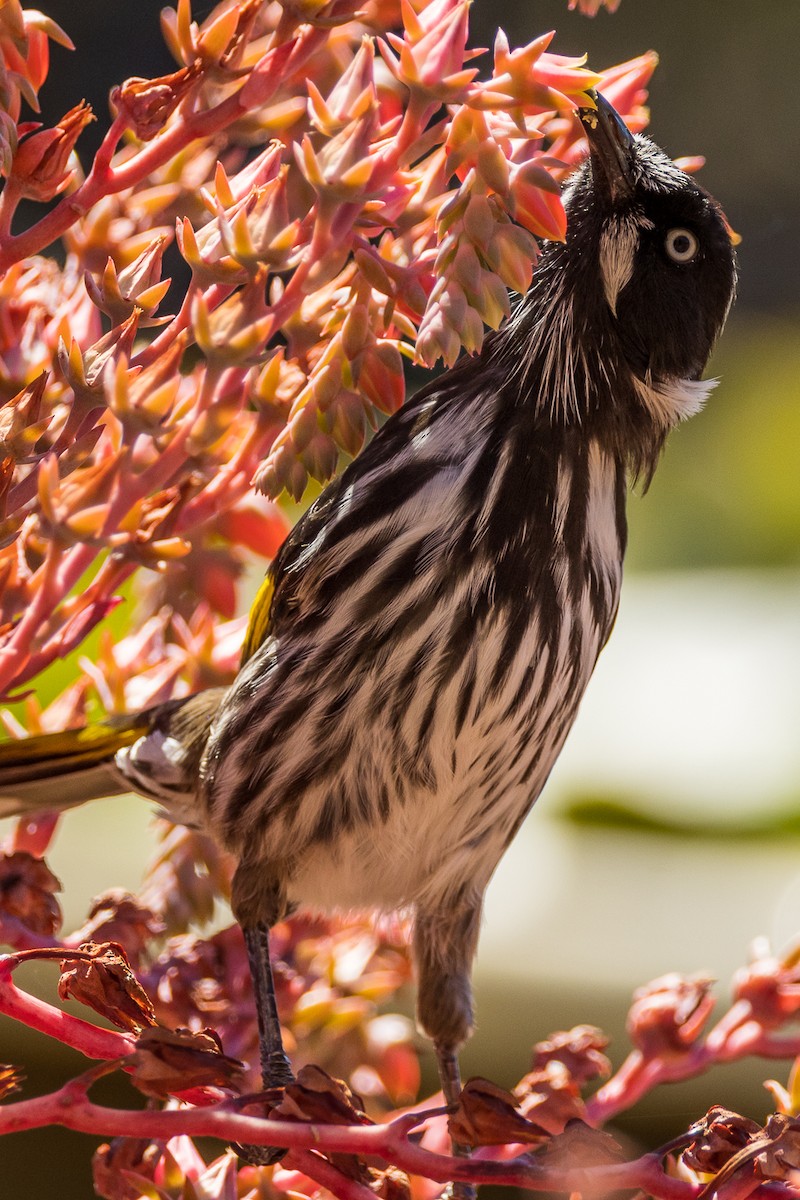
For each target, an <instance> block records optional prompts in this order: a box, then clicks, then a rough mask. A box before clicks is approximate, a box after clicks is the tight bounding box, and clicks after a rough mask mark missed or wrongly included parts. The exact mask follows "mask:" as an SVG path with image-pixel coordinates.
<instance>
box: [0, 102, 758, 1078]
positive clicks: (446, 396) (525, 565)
mask: <svg viewBox="0 0 800 1200" xmlns="http://www.w3.org/2000/svg"><path fill="white" fill-rule="evenodd" d="M582 119H583V120H584V123H585V125H586V127H587V131H588V136H589V142H590V157H589V160H587V162H586V164H584V165H583V166H582V167H581V168H579V169H578V171H577V172H576V173H575V175H574V176H573V178H572V180H571V182H570V183H569V185H568V188H567V193H566V196H565V203H566V208H567V213H568V228H567V238H566V242H565V243H564V244H550V245H547V246H546V247H545V248H544V251H543V254H542V259H541V262H540V263H539V266H538V268H537V271H536V274H535V278H534V283H533V285H532V288H531V290H530V292H529V293H528V295H527V296H526V297H525V298H524V299H523V300H522V301H521V302H520V303H519V305H518V307H517V309H516V311H515V312H514V314H513V316H512V318H511V320H510V321H509V322H508V323H507V325H506V326H505V327H504V328H503V329H501V330H500V331H499V332H498V333H497V334H495V335H492V336H491V337H489V338H488V340H487V342H486V345H485V347H484V349H483V351H482V353H481V354H480V355H478V356H476V357H472V358H465V359H463V360H462V361H461V362H460V363H459V364H458V365H457V366H456V367H455V368H454V369H453V370H450V371H448V372H446V373H445V374H444V375H442V376H441V377H439V378H438V379H436V380H435V381H434V382H433V383H431V384H430V385H429V386H428V387H426V388H425V389H423V391H421V392H420V393H418V394H417V395H416V396H415V397H414V398H413V399H412V400H410V401H409V402H408V403H407V404H406V405H405V406H404V408H403V409H402V410H401V411H400V412H399V413H397V414H396V415H395V416H394V417H392V418H391V419H390V420H389V421H388V422H387V423H386V425H385V426H384V427H383V428H382V429H381V430H380V432H379V433H377V434H376V436H375V437H374V439H373V441H372V442H371V444H370V445H369V446H368V447H367V448H366V449H365V450H364V451H363V453H362V454H361V455H360V456H359V458H358V459H357V460H356V461H355V462H354V463H353V464H352V465H351V466H350V467H349V468H348V470H347V471H345V473H344V474H343V475H342V476H341V478H339V479H338V480H337V481H335V482H334V483H333V484H331V485H330V486H329V487H328V488H327V489H326V490H325V491H324V492H323V494H322V495H321V497H320V499H319V500H318V501H317V502H316V504H314V506H313V507H312V508H311V509H310V510H309V512H308V513H307V514H306V515H305V517H304V518H303V519H302V520H301V521H300V522H299V523H298V525H297V527H296V528H295V530H294V531H293V532H292V534H291V535H290V536H289V538H288V539H287V541H286V543H285V545H284V546H283V548H282V550H281V551H280V553H279V555H278V557H277V559H276V561H275V563H274V564H273V567H272V569H271V580H272V588H271V600H270V606H269V614H268V619H266V618H265V616H264V613H263V611H261V612H259V613H257V615H256V618H255V621H254V626H253V628H254V629H255V630H256V633H257V636H255V635H253V634H251V637H250V638H249V645H250V648H251V649H252V650H253V653H252V654H251V656H250V657H249V659H248V661H246V662H245V663H244V665H243V667H242V669H241V672H240V674H239V675H238V677H237V679H236V681H235V682H234V684H233V685H232V686H231V688H230V689H228V690H227V691H225V692H219V693H213V694H212V693H206V694H204V695H203V696H201V697H198V698H192V699H190V700H189V701H188V702H180V703H178V704H173V705H171V706H164V707H162V708H161V709H159V710H156V711H155V712H154V713H151V714H144V716H142V717H139V718H136V719H134V720H133V721H131V722H130V723H129V726H128V727H127V728H128V730H129V736H128V737H127V744H126V745H124V746H123V748H121V749H118V746H117V745H116V744H115V745H114V747H113V750H112V751H111V752H110V753H108V752H107V753H106V755H105V762H104V763H103V764H101V763H99V757H100V756H97V758H98V762H97V769H98V770H101V769H102V771H103V772H104V779H103V785H102V786H103V787H104V788H105V790H108V788H109V787H110V786H111V785H110V784H109V779H110V778H111V777H112V776H114V777H115V778H116V780H117V784H118V790H124V789H125V788H126V787H127V786H130V785H131V784H133V786H135V787H136V788H137V789H139V790H141V791H142V792H144V793H145V794H146V795H153V796H156V797H157V798H158V799H159V800H160V801H161V802H162V803H164V804H166V806H167V807H169V805H170V804H172V806H173V808H174V810H175V812H176V814H177V815H178V816H179V817H180V818H181V819H189V820H192V821H195V822H198V823H201V824H204V825H206V826H207V827H208V828H209V829H210V830H211V831H212V832H213V833H214V834H215V836H217V837H218V838H219V839H221V840H222V841H223V842H224V844H225V845H226V846H227V847H228V848H229V849H231V850H232V851H233V853H234V854H235V855H236V856H237V859H238V863H239V865H238V869H237V872H236V876H235V880H234V894H233V904H234V911H235V913H236V915H237V917H238V919H239V920H240V922H241V923H242V926H243V928H244V930H245V934H246V937H247V941H248V947H249V949H250V952H251V962H252V965H253V971H254V981H255V986H256V992H257V999H258V1005H259V1011H260V1014H261V1032H262V1066H263V1069H264V1075H265V1081H268V1082H271V1083H275V1082H281V1081H282V1080H285V1079H286V1078H287V1066H286V1063H285V1059H284V1058H283V1056H282V1047H281V1046H280V1032H279V1027H278V1024H277V1016H276V1014H275V1010H274V998H273V996H272V991H271V979H270V976H269V962H268V955H267V949H266V947H267V936H268V934H267V931H268V928H269V926H270V925H271V924H272V923H273V922H274V921H276V920H278V919H280V918H282V917H283V916H285V915H286V914H287V913H288V912H289V911H291V910H292V908H294V907H296V906H298V905H302V906H309V907H312V908H321V909H330V908H345V909H347V908H373V909H396V908H400V907H403V908H409V909H411V911H412V912H413V914H414V922H415V933H414V946H413V950H414V957H415V960H416V965H417V971H418V981H419V989H418V1010H419V1016H420V1021H421V1024H422V1026H423V1027H424V1028H425V1029H426V1031H427V1032H428V1033H429V1034H430V1036H431V1037H432V1038H433V1040H434V1043H435V1046H436V1049H437V1053H438V1056H439V1061H440V1067H441V1071H442V1078H443V1083H444V1086H445V1091H446V1094H447V1095H448V1097H449V1098H451V1099H452V1098H453V1096H454V1094H455V1093H456V1091H457V1088H458V1071H457V1065H456V1059H455V1054H456V1051H457V1049H458V1047H459V1045H460V1044H461V1043H462V1042H463V1041H464V1039H465V1038H466V1037H467V1036H468V1035H469V1032H470V1030H471V1026H472V1000H471V991H470V968H471V962H472V958H473V954H474V951H475V946H476V941H477V934H478V926H479V920H480V910H481V903H482V899H483V894H484V891H485V888H486V885H487V883H488V881H489V879H490V877H491V875H492V872H493V871H494V869H495V867H496V866H497V863H498V861H499V860H500V858H501V856H502V854H503V852H504V850H505V848H506V847H507V845H508V843H509V841H510V840H511V839H512V838H513V836H514V834H515V832H516V830H517V829H518V827H519V825H520V823H521V821H522V820H523V818H524V817H525V815H526V814H527V812H528V811H529V809H530V807H531V805H532V804H533V803H534V801H535V800H536V798H537V796H538V795H539V793H540V791H541V789H542V787H543V785H544V783H545V781H546V779H547V776H548V774H549V772H550V770H551V768H552V766H553V763H554V761H555V759H556V757H557V755H558V753H559V751H560V749H561V746H562V745H563V742H564V739H565V737H566V736H567V733H568V732H569V729H570V727H571V725H572V722H573V720H574V718H575V714H576V711H577V708H578V705H579V702H580V699H581V697H582V695H583V692H584V689H585V688H586V685H587V683H588V682H589V678H590V676H591V674H592V670H593V668H594V665H595V662H596V660H597V656H598V654H599V652H600V650H601V649H602V647H603V645H604V644H605V642H606V640H607V638H608V636H609V633H610V631H611V628H612V625H613V623H614V618H615V615H616V611H617V605H618V600H619V591H620V584H621V577H622V561H623V555H624V551H625V541H626V522H625V500H626V492H627V486H628V481H629V479H630V477H631V476H634V477H636V476H638V477H641V478H643V479H644V480H648V479H649V478H650V476H651V475H652V472H653V470H654V469H655V466H656V463H657V460H658V457H659V455H660V452H661V449H662V446H663V443H664V440H665V438H666V436H667V434H668V433H669V431H670V430H671V429H672V428H673V426H675V425H676V424H677V423H678V422H679V421H681V420H682V419H684V418H685V417H687V416H690V415H691V414H692V413H694V412H696V411H697V409H698V408H699V407H700V405H701V404H702V402H703V400H704V399H705V397H706V395H707V394H708V392H709V390H710V388H711V386H712V384H710V383H708V382H703V381H701V379H700V376H701V373H702V371H703V369H704V367H705V364H706V361H707V359H708V356H709V354H710V352H711V349H712V347H713V345H714V342H715V341H716V338H717V336H718V334H719V333H720V331H721V329H722V326H723V324H724V322H725V318H726V316H727V312H728V309H729V307H730V303H731V300H732V296H733V292H734V283H735V264H734V254H733V249H732V246H731V239H730V236H729V231H728V229H727V226H726V223H725V221H724V218H723V216H722V214H721V212H720V210H719V208H718V206H717V205H716V203H715V202H714V201H713V200H712V199H711V198H710V197H709V196H708V195H707V193H706V192H704V191H703V189H702V188H701V187H700V186H699V185H698V184H697V183H696V182H695V181H694V180H692V179H691V178H690V177H689V176H688V175H686V174H684V173H683V172H682V171H680V170H679V169H678V168H677V167H676V166H675V165H674V164H673V163H672V162H671V161H670V159H669V158H668V157H667V156H666V155H665V154H664V153H663V152H662V151H661V150H659V149H658V148H657V147H656V146H655V145H654V144H653V143H652V142H650V141H649V140H648V139H646V138H644V137H640V136H638V137H632V136H631V135H630V134H629V133H628V131H627V129H626V128H625V126H624V125H623V124H622V122H621V121H620V119H619V117H618V116H617V114H616V113H615V112H614V110H613V109H612V108H611V107H610V105H608V104H607V103H606V102H605V101H604V100H603V99H602V98H601V97H600V98H598V109H597V111H596V112H595V111H594V110H591V111H588V110H587V111H585V112H583V113H582ZM259 643H260V644H259ZM137 722H138V723H137ZM117 728H118V727H117ZM123 740H124V739H123ZM24 748H25V743H22V744H21V746H19V747H17V756H16V759H14V760H13V761H11V758H12V756H11V755H8V756H7V758H6V759H5V760H4V759H3V758H2V755H0V792H3V793H9V792H11V793H13V792H14V790H15V787H16V788H17V792H19V790H20V788H21V787H22V786H26V787H31V786H33V785H34V784H36V782H37V780H38V779H40V778H41V777H43V776H44V775H46V773H47V772H46V770H45V769H43V767H42V762H43V761H44V759H43V758H42V756H40V757H39V759H38V765H30V763H28V765H27V766H25V765H24V764H23V765H22V766H21V765H20V763H21V756H22V755H23V754H24ZM114 752H116V760H115V762H114V764H113V765H112V763H111V761H110V760H111V754H112V753H114ZM34 757H35V756H34ZM63 758H64V755H63V753H62V754H61V759H63ZM4 762H5V764H6V765H5V766H4ZM60 765H61V766H63V764H61V760H60ZM63 769H65V770H68V769H69V768H68V766H67V767H65V768H63ZM81 769H82V770H85V769H86V765H85V758H84V761H83V763H82V765H81ZM92 769H94V767H93V766H92ZM15 771H16V775H15V773H14V772H15ZM90 773H91V772H90ZM26 781H27V782H26ZM18 785H19V786H18ZM38 786H39V788H40V789H41V784H39V785H38ZM97 786H99V785H95V790H96V788H97ZM75 790H76V789H75V788H73V791H75ZM78 790H79V789H78ZM90 790H91V789H90V788H89V786H88V784H87V794H88V791H90ZM51 802H52V801H51ZM40 803H41V801H40Z"/></svg>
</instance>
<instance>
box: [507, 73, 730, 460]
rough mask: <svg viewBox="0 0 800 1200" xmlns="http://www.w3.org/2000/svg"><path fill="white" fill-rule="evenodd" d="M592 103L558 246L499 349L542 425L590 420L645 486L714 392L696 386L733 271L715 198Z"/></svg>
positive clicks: (515, 386) (549, 251)
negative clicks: (668, 444) (670, 442)
mask: <svg viewBox="0 0 800 1200" xmlns="http://www.w3.org/2000/svg"><path fill="white" fill-rule="evenodd" d="M596 102H597V107H596V108H593V109H583V110H581V112H580V118H581V121H582V122H583V125H584V128H585V130H586V134H587V139H588V142H589V154H588V156H587V158H586V161H585V162H584V163H583V164H582V165H581V166H580V167H579V168H578V169H577V170H576V171H575V172H574V174H573V175H572V176H571V178H570V180H569V181H568V184H567V188H566V190H565V193H564V205H565V208H566V211H567V235H566V241H565V242H564V243H563V244H561V243H555V242H551V243H547V244H546V245H545V248H544V251H543V254H542V258H541V262H540V263H539V266H538V267H537V270H536V273H535V276H534V283H533V286H532V288H531V290H530V292H529V293H528V296H527V297H526V298H525V299H524V300H523V302H522V303H521V304H520V306H519V308H518V310H517V311H516V313H515V314H514V317H513V318H512V321H511V322H510V323H509V328H508V331H507V335H506V336H505V337H504V336H502V335H501V337H500V338H499V339H498V341H497V343H496V347H497V348H496V353H497V355H498V357H499V359H500V360H501V361H502V362H503V364H504V367H505V370H506V373H507V374H506V378H507V380H508V383H509V385H510V389H509V391H510V394H512V395H513V394H514V393H515V392H516V395H517V396H518V397H520V398H521V399H522V400H523V401H525V403H526V404H528V403H529V402H530V401H531V400H532V401H533V404H532V408H533V410H534V411H536V412H538V413H540V414H543V415H545V416H546V418H547V419H548V420H551V421H552V420H555V421H558V422H567V423H570V424H571V423H573V422H577V423H579V424H581V425H583V426H585V425H586V424H587V422H594V423H595V424H597V425H598V426H600V427H601V428H603V429H605V430H606V432H607V434H608V436H609V437H610V438H612V439H614V441H615V443H616V444H617V446H618V447H619V452H620V453H624V454H626V455H627V457H628V459H629V461H630V463H631V465H632V469H633V471H634V473H641V472H644V474H645V476H646V477H649V474H650V473H651V471H652V469H653V466H654V464H655V461H656V460H657V458H658V452H659V450H660V448H661V445H662V444H663V440H664V438H665V437H666V434H667V433H668V432H669V430H670V429H671V428H672V427H673V426H674V425H675V424H676V423H677V422H678V421H680V420H681V419H683V418H684V417H688V416H690V415H691V414H692V413H694V412H696V411H697V410H698V408H699V407H700V406H701V405H702V402H703V400H704V399H705V397H706V395H707V394H708V392H709V391H710V389H711V388H712V387H713V383H712V382H703V381H701V380H700V376H701V374H702V372H703V370H704V368H705V365H706V363H707V361H708V358H709V355H710V354H711V351H712V349H713V347H714V343H715V341H716V340H717V337H718V336H719V334H720V332H721V330H722V327H723V325H724V323H725V318H726V316H727V314H728V310H729V308H730V305H731V301H732V299H733V294H734V289H735V283H736V261H735V254H734V250H733V244H732V240H731V232H730V229H729V227H728V224H727V222H726V220H725V217H724V216H723V213H722V210H721V209H720V207H719V205H718V204H717V203H716V201H715V200H713V199H712V197H711V196H709V194H708V193H707V192H706V191H705V190H704V189H703V188H702V187H701V186H700V185H699V184H698V183H697V182H696V180H694V179H693V178H692V177H691V176H690V175H687V174H686V172H685V171H682V170H681V169H680V167H678V166H676V165H675V163H674V162H673V161H672V160H671V159H670V158H669V156H668V155H667V154H665V153H664V152H663V151H662V150H660V149H659V148H658V146H656V145H655V144H654V143H653V142H652V141H650V139H649V138H646V137H643V136H641V135H633V134H631V133H630V132H629V130H628V129H627V127H626V126H625V124H624V122H623V121H622V119H621V118H620V117H619V115H618V114H617V113H616V112H615V110H614V109H613V108H612V106H611V105H610V104H609V103H608V102H607V101H606V100H605V99H604V98H603V97H602V96H600V95H597V97H596ZM520 380H522V381H523V382H522V386H521V387H520Z"/></svg>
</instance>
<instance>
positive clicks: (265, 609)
mask: <svg viewBox="0 0 800 1200" xmlns="http://www.w3.org/2000/svg"><path fill="white" fill-rule="evenodd" d="M274 591H275V584H274V582H273V579H272V572H271V571H269V572H268V573H267V575H266V576H265V578H264V582H263V583H262V584H261V587H260V588H259V589H258V592H257V593H256V598H255V600H254V601H253V607H252V608H251V609H250V620H249V622H248V625H247V633H246V634H245V635H244V645H243V646H242V657H241V661H240V663H239V667H240V668H241V667H243V666H244V664H245V663H246V662H249V660H250V659H251V658H252V657H253V655H254V654H255V652H256V650H258V648H259V646H261V645H263V643H264V641H265V640H266V638H267V635H268V634H269V618H270V609H271V608H272V593H273V592H274Z"/></svg>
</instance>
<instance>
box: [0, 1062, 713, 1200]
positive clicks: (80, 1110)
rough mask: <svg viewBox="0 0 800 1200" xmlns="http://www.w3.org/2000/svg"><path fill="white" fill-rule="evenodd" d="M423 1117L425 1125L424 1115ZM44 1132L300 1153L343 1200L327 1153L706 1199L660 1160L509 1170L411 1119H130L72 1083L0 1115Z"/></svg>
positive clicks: (542, 1185)
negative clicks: (447, 1145) (428, 1142)
mask: <svg viewBox="0 0 800 1200" xmlns="http://www.w3.org/2000/svg"><path fill="white" fill-rule="evenodd" d="M418 1116H419V1117H420V1118H423V1117H424V1113H423V1114H418ZM45 1125H63V1126H64V1127H65V1128H67V1129H73V1130H76V1131H78V1132H81V1133H93V1134H99V1135H102V1136H103V1137H134V1138H146V1139H148V1140H150V1139H168V1138H171V1137H176V1136H178V1135H180V1134H186V1135H188V1136H190V1137H213V1138H219V1139H220V1140H222V1141H225V1142H238V1143H240V1144H245V1145H258V1146H269V1145H276V1146H287V1147H289V1148H290V1149H291V1150H292V1151H300V1152H301V1153H300V1154H293V1155H292V1156H291V1157H290V1159H289V1160H288V1161H289V1165H290V1166H291V1167H293V1168H294V1169H296V1170H301V1171H302V1172H303V1173H304V1174H307V1175H309V1176H310V1177H311V1178H313V1179H316V1180H317V1181H318V1182H320V1183H323V1184H324V1186H326V1187H330V1188H331V1190H332V1191H334V1192H335V1193H336V1194H337V1195H339V1196H342V1197H343V1200H366V1194H367V1190H366V1189H363V1190H362V1189H361V1188H360V1187H359V1186H358V1185H356V1184H354V1183H353V1182H352V1181H350V1180H347V1181H346V1182H345V1181H344V1179H343V1177H342V1176H341V1175H340V1173H339V1172H338V1171H336V1169H335V1168H333V1167H332V1166H331V1165H330V1164H327V1163H325V1161H324V1160H323V1159H321V1158H319V1157H318V1152H320V1151H321V1150H323V1149H324V1151H325V1152H326V1153H348V1154H357V1155H359V1156H361V1157H376V1158H378V1159H380V1160H381V1161H383V1162H385V1163H392V1164H394V1165H396V1166H398V1167H400V1168H401V1170H404V1171H407V1172H409V1173H410V1174H413V1175H420V1176H423V1177H424V1178H427V1179H432V1180H435V1181H436V1182H439V1183H446V1182H448V1181H450V1180H453V1181H464V1182H471V1183H495V1184H505V1185H507V1186H512V1187H524V1188H527V1189H530V1190H532V1191H559V1192H561V1191H569V1192H575V1191H579V1192H581V1193H583V1194H584V1195H587V1196H594V1195H597V1196H600V1195H604V1194H607V1193H608V1192H611V1191H615V1190H617V1189H632V1188H642V1189H644V1190H646V1191H647V1192H648V1193H649V1194H650V1195H653V1196H657V1197H659V1198H660V1200H696V1198H697V1196H698V1195H699V1193H700V1191H701V1185H700V1184H692V1183H688V1182H685V1181H683V1180H678V1179H673V1178H671V1177H669V1176H667V1175H666V1174H665V1173H664V1171H663V1169H662V1167H661V1164H660V1161H659V1159H658V1158H657V1157H656V1156H655V1155H644V1156H643V1157H642V1158H639V1159H636V1160H634V1161H632V1162H627V1163H619V1164H612V1165H609V1166H597V1167H577V1168H572V1169H567V1170H558V1169H553V1168H550V1169H548V1168H547V1167H543V1166H539V1165H538V1164H537V1163H536V1161H535V1159H533V1158H531V1157H530V1156H528V1155H522V1156H520V1157H519V1158H517V1159H513V1160H511V1161H509V1162H500V1161H496V1160H479V1159H473V1160H469V1159H463V1158H452V1157H450V1156H449V1155H444V1154H435V1153H433V1152H432V1151H430V1150H425V1149H424V1148H423V1147H421V1146H419V1145H417V1144H415V1143H414V1142H412V1141H409V1139H408V1136H407V1135H408V1127H409V1122H408V1118H407V1117H403V1118H399V1119H398V1120H396V1121H392V1122H390V1123H389V1124H387V1125H373V1126H363V1125H355V1126H343V1125H314V1124H295V1123H291V1122H287V1121H275V1120H272V1119H264V1118H255V1117H245V1116H241V1115H239V1114H238V1113H236V1112H232V1111H231V1108H230V1105H228V1104H227V1103H222V1104H217V1105H214V1106H213V1107H209V1108H202V1109H200V1108H198V1109H182V1110H174V1109H171V1110H166V1111H158V1112H156V1111H152V1110H149V1111H135V1112H131V1111H127V1110H123V1109H112V1108H105V1107H102V1106H100V1105H96V1104H93V1103H92V1102H91V1101H90V1100H89V1099H88V1098H87V1097H86V1094H85V1084H84V1083H83V1082H82V1081H81V1080H74V1081H73V1082H72V1083H71V1084H67V1085H66V1086H65V1087H63V1088H62V1089H60V1091H58V1092H53V1093H51V1094H50V1095H47V1096H40V1097H36V1098H35V1099H32V1100H20V1101H18V1102H16V1103H14V1104H5V1105H3V1107H2V1108H1V1109H0V1134H2V1133H18V1132H21V1131H22V1130H26V1129H37V1128H41V1127H42V1126H45ZM309 1152H317V1153H309Z"/></svg>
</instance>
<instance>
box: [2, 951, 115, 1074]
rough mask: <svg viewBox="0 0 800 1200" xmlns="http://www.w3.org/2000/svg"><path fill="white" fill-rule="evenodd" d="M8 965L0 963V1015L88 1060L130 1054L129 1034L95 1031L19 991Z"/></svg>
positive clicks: (95, 1027) (83, 1022)
mask: <svg viewBox="0 0 800 1200" xmlns="http://www.w3.org/2000/svg"><path fill="white" fill-rule="evenodd" d="M9 965H10V964H9V961H8V959H7V960H6V963H5V964H2V963H0V968H2V967H4V969H0V1012H2V1013H4V1014H5V1015H6V1016H7V1017H13V1018H14V1019H15V1020H17V1021H22V1023H23V1024H25V1025H27V1026H29V1028H31V1029H36V1030H38V1031H39V1032H40V1033H46V1034H47V1035H48V1037H52V1038H56V1039H57V1040H58V1041H59V1042H63V1043H64V1045H65V1046H71V1047H72V1048H73V1049H74V1050H79V1051H80V1052H81V1054H85V1055H86V1056H87V1057H88V1058H121V1057H123V1056H124V1055H126V1054H130V1053H131V1052H132V1051H133V1049H134V1048H135V1045H136V1039H135V1038H134V1037H133V1036H132V1035H131V1034H128V1033H117V1032H115V1031H114V1030H112V1029H98V1028H97V1026H96V1025H90V1024H89V1022H88V1021H82V1020H81V1018H80V1017H73V1016H70V1014H69V1013H65V1012H62V1011H61V1009H60V1008H55V1007H54V1006H53V1005H52V1004H47V1003H46V1002H45V1001H44V1000H39V999H38V998H37V997H36V996H30V995H29V994H28V993H27V992H23V991H21V990H20V989H19V988H18V987H17V986H16V985H15V984H14V983H13V982H12V980H11V978H10V977H9V975H8V967H9Z"/></svg>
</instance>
